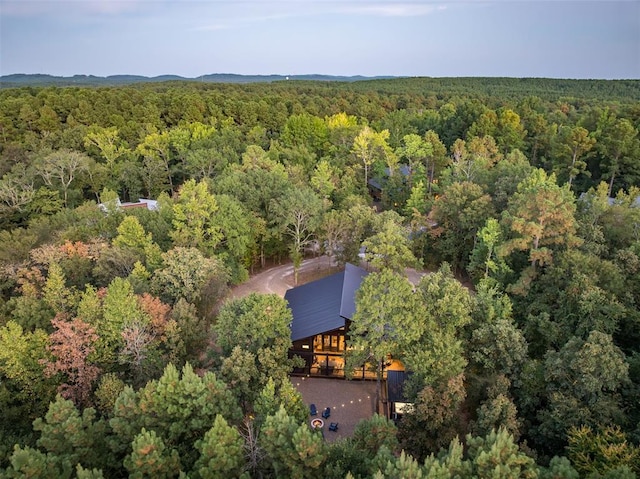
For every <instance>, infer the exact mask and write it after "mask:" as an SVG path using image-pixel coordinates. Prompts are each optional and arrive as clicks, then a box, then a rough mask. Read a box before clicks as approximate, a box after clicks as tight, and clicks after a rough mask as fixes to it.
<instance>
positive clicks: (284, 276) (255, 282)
mask: <svg viewBox="0 0 640 479" xmlns="http://www.w3.org/2000/svg"><path fill="white" fill-rule="evenodd" d="M363 267H365V266H363ZM338 271H340V268H338V267H337V266H336V265H335V264H334V263H333V261H332V259H331V258H329V257H328V256H318V257H316V258H309V259H305V260H304V261H303V263H302V265H301V266H300V269H299V270H298V285H301V284H305V283H309V282H310V281H314V280H316V279H320V278H323V277H325V276H328V275H330V274H332V273H337V272H338ZM405 273H406V275H407V277H408V278H409V280H410V281H411V282H412V283H413V284H416V283H418V282H419V281H420V278H422V276H424V275H425V274H428V273H427V272H426V271H418V270H415V269H410V268H407V270H406V271H405ZM293 287H294V282H293V265H292V264H291V263H286V264H283V265H280V266H274V267H271V268H269V269H267V270H265V271H261V272H260V273H258V274H256V275H254V276H252V277H251V278H249V280H248V281H246V282H244V283H242V284H240V285H238V286H236V287H235V288H232V290H231V292H230V293H229V297H230V298H241V297H243V296H247V295H248V294H250V293H266V294H268V293H273V294H277V295H278V296H281V297H284V294H285V293H286V292H287V290H288V289H291V288H293Z"/></svg>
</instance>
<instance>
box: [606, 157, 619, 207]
mask: <svg viewBox="0 0 640 479" xmlns="http://www.w3.org/2000/svg"><path fill="white" fill-rule="evenodd" d="M616 161H617V160H616ZM617 169H618V168H617V167H616V168H614V170H613V171H612V172H611V180H609V193H608V194H609V198H611V194H612V193H613V179H614V178H615V177H616V170H617Z"/></svg>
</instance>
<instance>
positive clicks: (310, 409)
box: [309, 404, 318, 416]
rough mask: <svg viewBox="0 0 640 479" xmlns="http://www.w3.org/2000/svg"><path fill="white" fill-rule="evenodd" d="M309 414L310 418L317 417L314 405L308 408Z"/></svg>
mask: <svg viewBox="0 0 640 479" xmlns="http://www.w3.org/2000/svg"><path fill="white" fill-rule="evenodd" d="M309 414H310V415H311V416H317V415H318V410H317V409H316V405H315V404H312V405H311V406H309Z"/></svg>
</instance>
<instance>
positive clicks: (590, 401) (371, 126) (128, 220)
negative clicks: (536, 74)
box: [0, 78, 640, 479]
mask: <svg viewBox="0 0 640 479" xmlns="http://www.w3.org/2000/svg"><path fill="white" fill-rule="evenodd" d="M639 129H640V81H587V80H583V81H578V80H547V79H508V78H496V79H473V78H460V79H431V78H408V79H391V80H372V81H360V82H350V83H342V82H312V81H286V82H274V83H268V84H265V83H261V84H248V85H233V84H222V83H220V84H216V83H194V82H165V83H153V84H136V85H124V86H110V87H93V86H92V87H79V86H70V87H60V86H50V87H36V86H28V87H20V88H3V89H0V177H1V180H0V228H1V230H0V279H1V280H0V294H1V296H0V412H1V414H2V420H1V421H0V475H1V474H3V475H5V476H7V477H34V478H35V477H78V478H93V477H95V478H98V477H127V476H129V477H191V478H200V477H201V478H228V477H244V478H250V477H255V478H270V477H283V478H288V477H291V478H304V477H324V478H345V477H349V478H354V479H357V478H367V477H376V478H421V477H422V478H427V477H428V478H454V477H460V478H463V477H478V478H489V477H491V478H495V477H505V478H506V477H509V478H515V477H522V478H535V477H540V478H580V477H585V478H587V477H588V478H605V477H606V478H633V477H637V475H638V474H639V473H640V400H639V398H640V135H639V134H638V131H639ZM370 180H375V182H373V183H374V185H375V191H373V195H372V182H371V181H370ZM140 198H147V199H153V200H157V204H156V207H155V208H152V209H147V208H126V207H125V206H126V205H125V203H126V202H137V201H138V200H139V199H140ZM363 248H364V251H365V259H366V260H367V262H368V264H369V265H370V268H371V269H372V271H373V272H372V273H371V274H370V275H369V276H368V277H367V279H366V280H365V281H364V283H363V285H362V287H361V289H360V291H359V293H358V296H357V303H356V304H357V309H356V313H355V316H354V321H353V326H352V331H351V337H350V339H349V345H350V353H349V355H348V357H347V364H348V365H349V366H353V367H357V366H361V365H363V364H369V365H372V366H371V367H372V368H374V369H375V368H376V367H377V366H378V365H379V364H381V362H382V359H384V358H387V357H389V356H393V357H394V358H398V359H400V360H401V361H402V362H403V363H404V364H405V366H406V367H407V369H408V370H410V371H411V372H412V374H411V379H410V381H409V383H408V384H407V385H406V387H405V389H406V391H405V392H406V394H408V396H409V399H410V401H411V402H413V404H414V407H413V410H412V412H410V413H408V414H406V415H405V416H404V417H403V418H402V419H401V420H400V421H399V422H393V421H391V420H389V419H387V418H385V417H382V416H377V415H376V416H373V417H372V418H371V419H369V420H365V421H363V422H361V423H360V424H359V425H358V426H357V427H356V430H355V432H354V434H353V436H352V437H350V438H347V439H342V440H340V441H336V442H333V443H327V442H325V441H324V440H323V438H322V436H321V435H320V434H319V433H317V432H315V431H312V430H311V429H310V428H309V427H308V421H307V418H308V409H307V406H306V405H305V404H304V403H303V401H302V398H301V396H300V394H299V393H298V392H297V390H296V389H295V388H294V387H293V385H292V384H291V382H290V381H289V374H290V373H291V371H292V370H293V368H294V366H295V365H296V364H297V359H296V358H295V357H294V358H289V355H288V351H289V349H290V347H291V341H290V339H289V324H290V322H291V313H290V311H289V309H288V308H287V305H286V302H285V301H284V300H283V299H282V298H280V297H278V296H276V295H259V294H251V295H249V296H247V297H244V298H240V299H233V300H225V298H226V297H227V293H228V290H229V288H230V287H232V286H233V285H237V284H240V283H242V282H243V281H245V280H246V279H247V278H248V277H249V275H250V274H251V273H252V272H254V271H255V270H257V269H260V268H263V267H265V266H268V265H270V264H274V263H277V262H283V261H291V262H292V263H293V265H294V268H297V267H299V266H300V264H301V263H302V261H303V260H304V258H305V256H307V255H310V254H318V253H322V254H326V255H328V256H330V257H331V258H332V259H333V260H334V261H335V263H336V264H337V265H344V264H345V263H347V262H355V263H357V262H358V261H359V253H360V252H361V251H362V250H363ZM406 267H417V268H425V269H427V270H429V271H430V272H431V274H428V275H425V276H424V277H423V279H422V280H421V281H420V282H419V283H418V284H417V285H412V284H411V283H409V281H408V280H407V278H406V277H405V276H404V275H403V272H404V270H405V268H406Z"/></svg>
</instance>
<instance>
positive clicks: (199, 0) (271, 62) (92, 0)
mask: <svg viewBox="0 0 640 479" xmlns="http://www.w3.org/2000/svg"><path fill="white" fill-rule="evenodd" d="M11 73H48V74H52V75H64V76H69V75H73V74H92V75H100V76H106V75H113V74H138V75H147V76H155V75H162V74H177V75H182V76H187V77H196V76H199V75H203V74H208V73H239V74H283V75H293V74H310V73H320V74H330V75H365V76H374V75H398V76H434V77H441V76H512V77H554V78H636V79H637V78H640V0H622V1H616V0H599V1H595V0H587V1H583V0H569V1H565V0H546V1H545V0H543V1H535V2H534V1H523V0H494V1H461V0H443V1H439V2H438V1H435V2H431V1H417V0H414V1H411V0H408V1H400V0H398V1H392V0H341V1H328V0H280V1H273V0H173V1H158V0H124V1H113V0H71V1H68V0H18V1H15V0H0V74H3V75H6V74H11Z"/></svg>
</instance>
